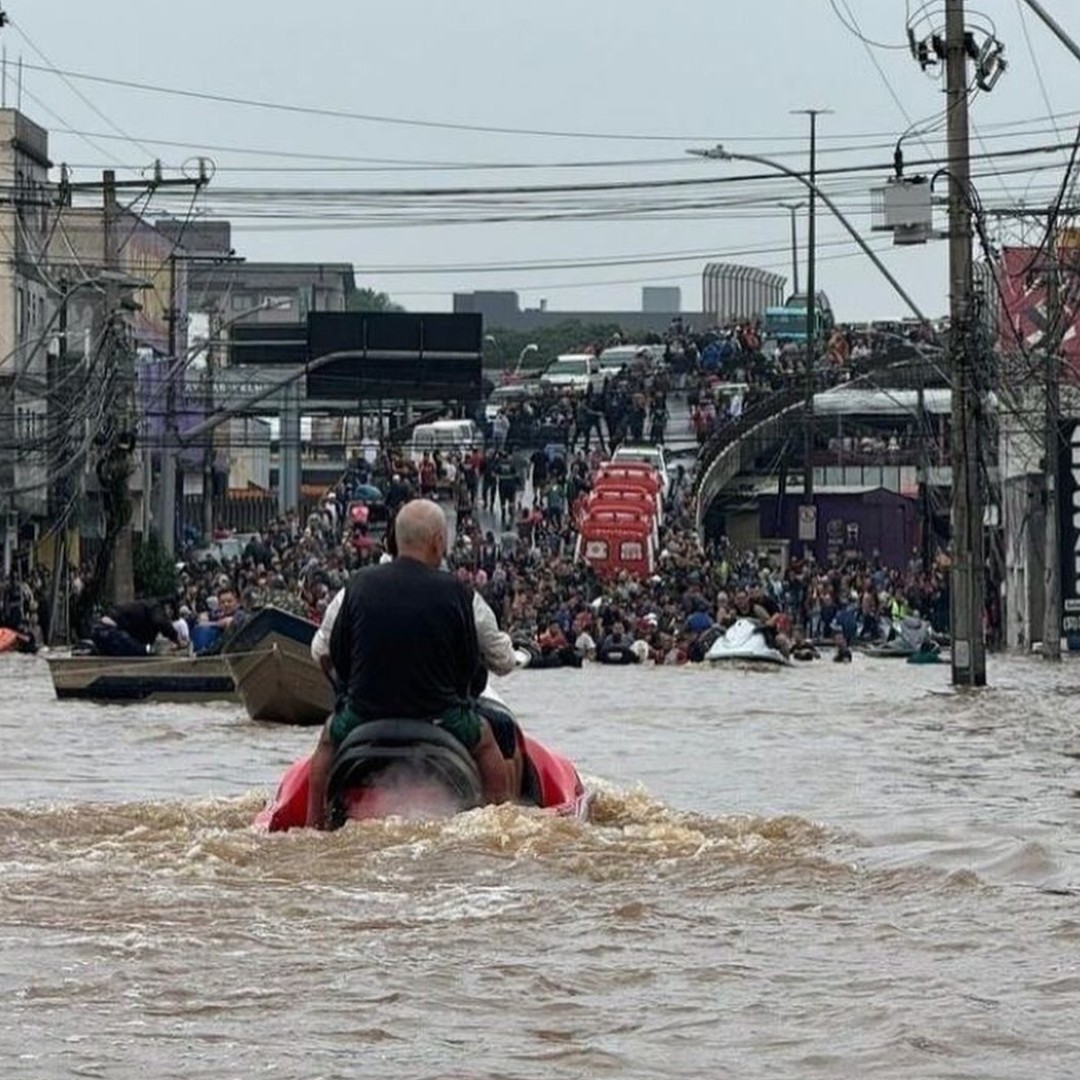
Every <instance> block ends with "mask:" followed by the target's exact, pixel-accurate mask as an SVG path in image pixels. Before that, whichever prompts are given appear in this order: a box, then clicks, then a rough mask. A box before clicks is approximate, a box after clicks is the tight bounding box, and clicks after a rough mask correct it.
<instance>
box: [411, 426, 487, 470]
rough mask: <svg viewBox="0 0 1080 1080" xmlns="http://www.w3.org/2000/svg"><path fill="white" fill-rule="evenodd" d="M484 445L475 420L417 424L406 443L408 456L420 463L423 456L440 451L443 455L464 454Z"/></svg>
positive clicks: (482, 435) (481, 433)
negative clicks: (456, 452) (454, 452)
mask: <svg viewBox="0 0 1080 1080" xmlns="http://www.w3.org/2000/svg"><path fill="white" fill-rule="evenodd" d="M483 445H484V433H483V432H482V431H481V430H480V427H479V425H478V424H477V423H476V421H475V420H436V421H435V422H434V423H433V424H417V426H416V427H415V428H414V429H413V433H412V438H411V439H410V440H409V443H408V450H409V456H410V457H411V458H412V459H413V461H420V459H421V458H423V456H424V454H431V453H434V452H435V451H436V450H441V451H442V452H443V453H444V454H447V453H451V452H453V451H455V450H456V451H458V452H459V453H465V451H467V450H470V449H471V448H473V447H480V446H483Z"/></svg>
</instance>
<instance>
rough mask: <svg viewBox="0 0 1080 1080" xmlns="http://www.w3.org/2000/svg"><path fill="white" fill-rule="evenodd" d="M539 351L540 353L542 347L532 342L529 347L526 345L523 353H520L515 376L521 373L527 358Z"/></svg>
mask: <svg viewBox="0 0 1080 1080" xmlns="http://www.w3.org/2000/svg"><path fill="white" fill-rule="evenodd" d="M539 351H540V346H539V345H536V344H534V343H532V342H530V343H529V344H528V345H526V346H525V348H524V349H522V350H521V352H519V353H518V358H517V366H516V367H515V368H514V374H515V375H517V374H518V373H519V372H520V371H521V365H522V364H523V363H524V362H525V357H526V356H528V355H529V353H534V352H539Z"/></svg>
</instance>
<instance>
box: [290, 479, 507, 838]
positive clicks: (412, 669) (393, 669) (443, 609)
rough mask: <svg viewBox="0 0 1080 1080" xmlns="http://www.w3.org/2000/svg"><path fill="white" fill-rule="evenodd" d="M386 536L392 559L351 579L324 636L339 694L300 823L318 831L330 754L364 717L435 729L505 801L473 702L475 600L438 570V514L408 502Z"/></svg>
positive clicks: (493, 798)
mask: <svg viewBox="0 0 1080 1080" xmlns="http://www.w3.org/2000/svg"><path fill="white" fill-rule="evenodd" d="M394 535H395V539H396V543H397V557H396V558H395V559H393V561H391V562H389V563H385V564H383V565H380V566H376V567H371V568H369V569H367V570H364V571H362V572H361V573H359V574H357V575H355V576H354V577H353V579H352V581H351V582H350V583H349V585H348V586H347V588H346V589H345V592H344V596H343V598H342V601H341V605H340V608H339V610H338V612H337V614H336V617H335V619H334V625H333V627H332V629H331V631H330V658H331V663H332V665H333V669H334V671H335V673H336V675H337V677H338V680H339V684H340V685H341V688H342V695H341V698H340V700H339V704H338V707H337V709H336V710H335V712H334V713H333V715H332V716H331V717H330V719H329V720H328V721H327V723H326V726H325V727H324V729H323V731H322V734H321V735H320V738H319V742H318V745H317V746H316V748H315V752H314V754H313V755H312V758H311V777H310V794H309V801H308V821H307V823H308V825H309V826H313V827H316V828H322V827H323V826H324V825H325V822H326V783H327V779H328V777H329V772H330V767H331V765H332V763H333V758H334V752H335V750H336V748H337V747H338V746H339V745H340V744H341V742H342V741H343V740H344V738H345V736H346V735H347V734H348V733H349V732H350V731H352V729H353V728H355V727H357V726H358V725H359V724H362V723H364V722H365V721H369V720H379V719H413V720H430V721H432V722H433V723H437V724H439V725H440V726H441V727H442V728H443V729H444V730H445V731H447V732H449V733H450V734H451V735H453V736H454V737H456V738H457V739H459V740H460V742H461V743H462V745H464V746H465V748H466V749H467V750H468V751H469V753H470V754H471V755H472V757H473V759H474V760H475V762H476V765H477V768H478V770H479V772H480V778H481V781H482V784H483V788H484V797H485V799H486V800H488V801H489V802H495V803H499V802H506V801H507V800H508V799H509V798H510V797H511V795H512V793H513V766H512V763H508V761H507V759H506V757H505V756H504V753H503V750H502V749H500V746H499V743H498V742H497V741H496V739H495V736H494V734H493V732H492V727H491V724H490V722H489V721H488V720H487V719H485V718H484V717H482V716H480V714H479V713H478V712H477V711H476V709H475V707H474V705H473V703H472V700H471V693H470V691H471V690H472V689H473V682H474V679H475V676H476V673H477V670H478V668H479V667H480V664H481V655H480V646H479V640H478V633H477V626H476V617H475V615H474V607H473V604H474V602H475V601H474V599H473V596H470V594H469V590H468V589H467V588H466V587H465V586H464V585H463V584H462V583H461V582H460V581H458V580H457V579H456V578H455V577H454V576H452V575H450V574H444V573H441V572H440V569H439V568H440V566H441V565H442V562H443V558H444V556H445V554H446V547H447V528H446V516H445V514H444V513H443V511H442V510H441V509H440V508H439V506H437V505H436V504H435V503H434V502H431V501H430V500H427V499H416V500H414V501H412V502H409V503H406V504H405V506H403V507H402V508H401V510H400V511H399V512H398V515H397V518H396V520H395V522H394ZM473 595H475V594H473ZM507 644H508V651H509V652H510V655H511V657H512V656H513V649H512V647H510V646H509V643H507ZM513 666H514V661H513V660H511V664H510V667H513Z"/></svg>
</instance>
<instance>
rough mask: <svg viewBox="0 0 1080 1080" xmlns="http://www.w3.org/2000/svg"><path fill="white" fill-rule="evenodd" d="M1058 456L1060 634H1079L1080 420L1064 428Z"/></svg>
mask: <svg viewBox="0 0 1080 1080" xmlns="http://www.w3.org/2000/svg"><path fill="white" fill-rule="evenodd" d="M1058 453H1059V455H1060V458H1059V465H1060V468H1059V471H1058V522H1059V524H1060V532H1061V632H1062V634H1080V420H1066V421H1065V422H1064V423H1063V424H1062V425H1061V439H1060V440H1059V442H1058Z"/></svg>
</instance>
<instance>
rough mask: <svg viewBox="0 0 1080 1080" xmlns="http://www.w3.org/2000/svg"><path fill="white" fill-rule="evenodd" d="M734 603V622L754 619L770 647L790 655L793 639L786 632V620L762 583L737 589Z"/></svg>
mask: <svg viewBox="0 0 1080 1080" xmlns="http://www.w3.org/2000/svg"><path fill="white" fill-rule="evenodd" d="M733 604H734V609H733V614H734V618H733V619H732V622H734V621H735V620H736V619H753V620H754V621H755V622H757V624H758V628H759V629H760V630H761V633H762V636H763V637H764V638H765V643H766V644H767V645H768V646H769V648H770V649H776V650H777V651H778V652H780V653H781V654H782V655H784V656H789V655H790V653H791V639H790V638H789V637H788V636H787V634H786V633H784V629H785V624H786V620H785V619H784V616H783V615H782V614H781V612H780V608H779V605H778V604H777V603H776V601H775V600H774V599H773V598H772V597H771V596H769V595H768V594H767V593H766V592H765V591H764V590H763V589H762V588H761V586H760V585H752V586H750V588H749V589H745V588H738V589H736V590H735V596H734V598H733Z"/></svg>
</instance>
